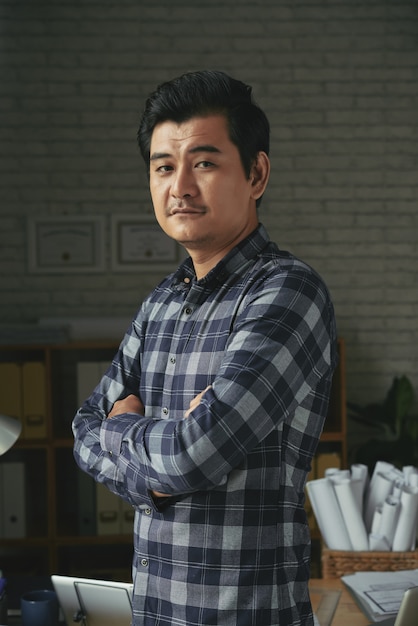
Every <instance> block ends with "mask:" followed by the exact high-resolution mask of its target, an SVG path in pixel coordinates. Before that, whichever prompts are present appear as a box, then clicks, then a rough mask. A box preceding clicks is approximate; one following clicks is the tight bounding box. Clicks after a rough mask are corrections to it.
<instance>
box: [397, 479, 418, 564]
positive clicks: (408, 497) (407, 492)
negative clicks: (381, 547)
mask: <svg viewBox="0 0 418 626" xmlns="http://www.w3.org/2000/svg"><path fill="white" fill-rule="evenodd" d="M417 519H418V488H417V487H408V486H405V487H404V488H403V491H402V494H401V507H400V513H399V519H398V524H397V526H396V531H395V536H394V538H393V543H392V550H393V551H395V552H404V551H405V550H412V549H413V547H414V546H415V538H416V528H417Z"/></svg>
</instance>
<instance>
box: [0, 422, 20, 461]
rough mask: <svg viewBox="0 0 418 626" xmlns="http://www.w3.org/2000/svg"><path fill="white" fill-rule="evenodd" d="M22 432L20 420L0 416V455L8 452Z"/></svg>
mask: <svg viewBox="0 0 418 626" xmlns="http://www.w3.org/2000/svg"><path fill="white" fill-rule="evenodd" d="M21 430H22V424H21V422H19V420H17V419H15V418H14V417H9V416H8V415H1V414H0V455H1V454H4V453H5V452H7V450H8V449H9V448H11V447H12V445H13V444H14V443H15V441H16V440H17V439H18V437H19V435H20V433H21Z"/></svg>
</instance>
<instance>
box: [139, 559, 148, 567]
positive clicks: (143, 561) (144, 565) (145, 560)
mask: <svg viewBox="0 0 418 626" xmlns="http://www.w3.org/2000/svg"><path fill="white" fill-rule="evenodd" d="M141 565H142V566H143V567H148V559H141Z"/></svg>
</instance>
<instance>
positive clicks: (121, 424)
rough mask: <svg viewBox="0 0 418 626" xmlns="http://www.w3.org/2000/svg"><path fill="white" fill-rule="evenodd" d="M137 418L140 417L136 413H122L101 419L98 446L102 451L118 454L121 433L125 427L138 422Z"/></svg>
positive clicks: (121, 437) (122, 433)
mask: <svg viewBox="0 0 418 626" xmlns="http://www.w3.org/2000/svg"><path fill="white" fill-rule="evenodd" d="M138 418H141V415H138V413H122V414H121V415H116V416H115V417H109V418H107V419H105V420H103V421H102V424H101V427H100V447H101V448H102V450H103V452H108V453H109V454H111V455H115V456H119V454H120V452H121V447H122V439H123V435H124V433H125V432H126V430H127V428H129V427H130V426H132V424H133V423H137V422H138Z"/></svg>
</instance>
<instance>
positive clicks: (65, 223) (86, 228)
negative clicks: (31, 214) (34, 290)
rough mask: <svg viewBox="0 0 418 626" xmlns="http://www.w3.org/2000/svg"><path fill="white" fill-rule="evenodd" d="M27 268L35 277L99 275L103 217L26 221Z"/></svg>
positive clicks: (103, 266)
mask: <svg viewBox="0 0 418 626" xmlns="http://www.w3.org/2000/svg"><path fill="white" fill-rule="evenodd" d="M28 269H29V271H30V272H31V273H37V274H62V273H88V272H103V271H104V269H105V245H104V218H103V217H101V216H99V217H97V216H77V217H75V216H59V217H35V218H29V220H28Z"/></svg>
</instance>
